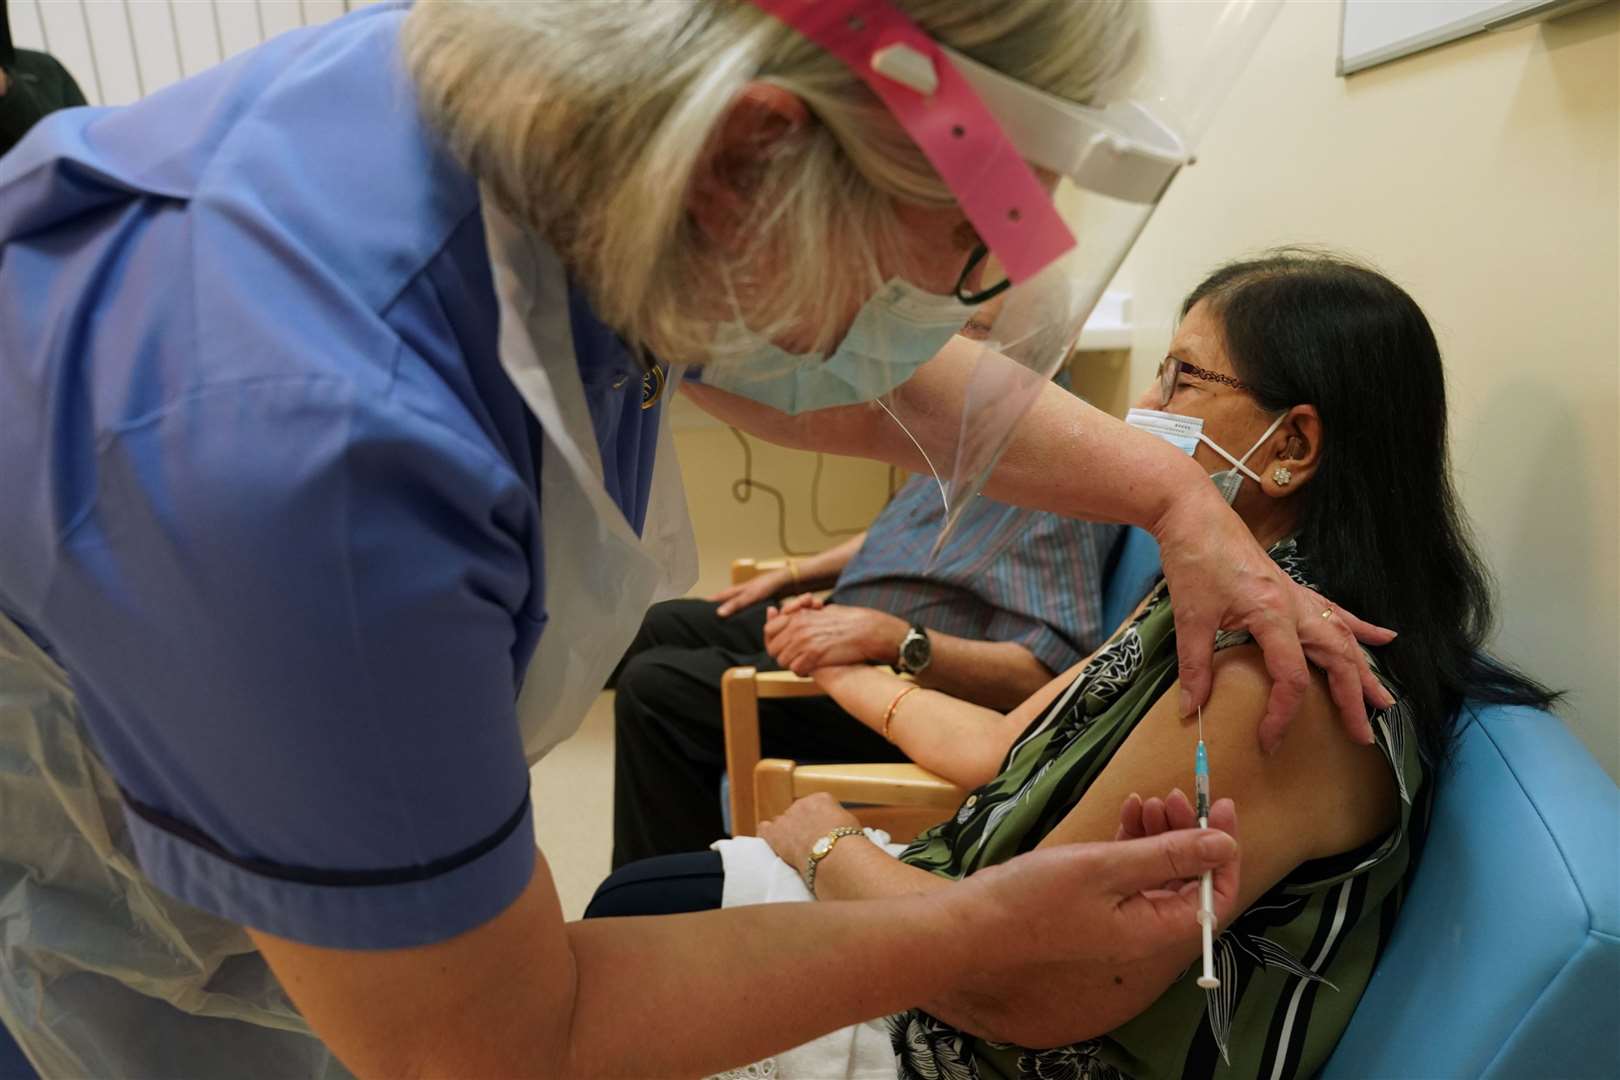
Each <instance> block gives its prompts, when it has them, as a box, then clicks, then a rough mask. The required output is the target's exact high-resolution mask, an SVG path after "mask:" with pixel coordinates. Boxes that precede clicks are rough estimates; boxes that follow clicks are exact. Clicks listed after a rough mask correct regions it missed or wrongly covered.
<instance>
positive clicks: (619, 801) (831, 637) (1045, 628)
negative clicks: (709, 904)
mask: <svg viewBox="0 0 1620 1080" xmlns="http://www.w3.org/2000/svg"><path fill="white" fill-rule="evenodd" d="M943 512H944V508H943V506H942V504H941V501H940V496H939V489H938V488H937V487H936V486H935V484H934V481H933V480H932V479H930V478H923V477H919V478H915V479H913V480H911V481H910V482H909V483H907V484H906V485H905V486H904V487H902V488H901V489H900V491H899V492H898V493H897V494H896V495H895V497H894V498H893V499H892V500H891V501H890V502H889V505H888V506H886V507H885V508H884V509H883V511H882V512H881V513H880V514H879V515H878V516H877V518H876V519H875V520H874V521H873V522H872V525H871V527H870V528H869V529H868V530H867V532H865V533H863V534H861V535H859V536H856V537H853V538H852V539H850V540H848V541H846V542H845V543H842V544H839V545H838V546H837V547H834V548H832V549H830V550H828V551H825V552H823V553H821V554H820V555H817V556H814V557H813V558H808V559H804V560H790V561H789V563H788V567H787V568H786V569H784V570H778V571H775V572H772V573H767V574H763V575H761V576H760V577H757V578H755V579H754V580H753V581H750V582H748V583H746V584H745V585H741V586H735V587H733V588H731V589H727V590H726V591H725V592H723V593H721V594H720V595H719V596H716V597H714V598H712V599H710V600H670V601H666V602H665V603H662V604H658V605H656V606H655V607H653V608H652V610H651V611H649V612H648V613H647V618H646V621H645V622H644V623H643V624H642V628H641V632H640V634H638V635H637V637H636V640H635V641H634V643H632V645H631V646H630V650H629V653H628V654H627V656H626V659H625V662H624V664H623V665H622V666H621V668H620V671H619V675H618V678H617V681H616V688H617V690H618V696H617V700H616V701H615V702H614V719H615V726H616V730H617V742H616V747H617V748H616V757H617V761H616V764H615V787H614V806H613V865H614V866H615V867H617V866H622V865H624V864H625V863H627V862H631V861H633V860H636V859H641V858H646V857H649V856H652V855H663V854H670V853H673V852H679V851H690V850H694V849H697V848H703V847H706V846H708V845H709V844H710V843H711V842H713V841H715V840H718V839H720V838H721V837H722V836H724V835H725V831H724V828H723V826H722V823H721V817H720V798H719V783H720V777H721V776H722V775H723V774H724V772H725V739H724V735H723V733H722V731H721V721H720V677H721V676H722V675H723V674H724V673H725V671H726V669H727V668H731V667H737V666H739V665H744V664H747V665H753V666H754V667H757V668H760V669H761V670H765V671H774V670H777V669H778V663H777V661H776V660H773V659H772V657H771V656H770V655H768V654H767V652H766V642H765V633H764V629H765V620H766V612H767V605H766V603H765V601H768V600H769V599H771V598H772V597H773V596H775V595H777V594H778V593H780V592H783V591H785V590H790V589H799V590H802V589H812V588H822V587H825V586H826V585H829V584H834V582H836V584H835V587H834V589H833V593H832V595H831V597H830V598H829V600H828V602H827V603H826V604H825V605H824V606H819V607H818V609H817V610H814V611H808V610H807V611H803V612H800V613H799V617H798V618H797V619H795V620H794V626H793V628H792V630H791V631H790V632H789V633H787V634H784V635H779V636H778V637H777V638H775V639H773V640H772V641H771V643H770V644H771V648H772V651H773V652H774V653H775V655H776V657H777V658H778V659H779V660H780V661H781V665H780V666H781V667H783V668H789V669H791V670H794V671H797V672H799V673H800V674H808V673H809V672H810V671H812V670H814V669H816V668H818V667H823V666H825V665H828V664H864V663H879V664H888V665H891V666H893V667H895V668H897V669H903V670H910V671H912V672H914V674H915V675H916V678H917V680H918V682H919V683H920V684H921V685H923V686H928V687H932V688H935V689H937V690H940V691H941V692H943V693H947V694H952V695H954V696H957V697H960V698H963V699H965V700H967V701H971V702H974V703H975V704H978V705H982V706H985V707H987V708H991V709H997V710H1003V709H1009V708H1012V707H1013V706H1015V705H1017V704H1018V703H1019V702H1020V701H1022V700H1024V698H1026V697H1028V696H1029V695H1030V694H1032V693H1034V692H1035V691H1036V690H1038V689H1039V688H1040V687H1041V686H1043V685H1044V684H1045V683H1046V682H1047V680H1049V679H1050V678H1051V677H1052V674H1053V673H1054V672H1058V671H1062V670H1064V669H1065V668H1067V667H1069V666H1071V665H1072V664H1073V663H1074V662H1075V661H1076V660H1078V659H1080V657H1082V656H1084V655H1086V654H1087V653H1088V652H1090V651H1091V650H1092V649H1093V648H1095V647H1096V646H1097V644H1098V643H1099V642H1100V641H1101V640H1102V635H1103V633H1104V632H1105V631H1106V629H1107V628H1106V627H1104V626H1103V625H1102V618H1101V612H1102V595H1101V582H1102V576H1103V570H1104V567H1105V566H1106V565H1107V562H1108V557H1109V555H1110V553H1111V552H1112V550H1113V547H1114V545H1115V544H1116V543H1117V542H1118V541H1119V540H1120V539H1121V538H1122V537H1123V535H1124V532H1123V530H1122V529H1121V528H1120V527H1119V526H1115V525H1099V524H1095V523H1092V522H1084V521H1076V520H1074V519H1071V518H1062V517H1058V516H1057V515H1055V514H1048V513H1043V512H1039V511H1033V510H1021V509H1017V508H1015V507H1011V506H1007V505H1005V504H1002V503H997V502H994V501H992V500H989V499H984V498H979V499H976V500H974V502H973V503H972V505H970V506H969V507H968V508H967V510H966V512H965V513H964V515H963V517H962V520H961V521H960V522H959V523H958V524H957V527H956V530H955V532H954V533H953V534H952V536H951V539H950V541H949V542H948V543H947V545H946V547H945V550H943V551H942V552H940V557H939V558H938V559H936V560H934V562H933V563H932V564H930V563H929V560H928V553H929V550H930V549H931V547H932V545H933V543H934V539H935V537H937V536H938V535H939V529H940V525H941V523H942V521H943V516H944V515H943ZM908 642H909V644H908ZM902 652H903V653H904V656H902ZM760 740H761V747H762V750H763V752H764V753H765V754H766V756H781V757H794V758H798V759H801V760H810V761H814V760H817V759H822V760H826V759H845V760H848V759H849V758H850V757H851V756H854V757H856V758H859V759H861V760H873V761H877V760H904V756H903V755H902V754H900V753H899V751H897V750H895V749H894V748H893V747H892V746H891V745H890V744H888V743H887V742H885V741H884V740H883V739H881V738H880V737H878V736H877V735H875V734H873V733H872V732H870V731H868V730H867V729H866V728H864V727H862V726H861V725H860V724H859V723H856V722H855V721H853V720H851V719H850V718H849V717H848V716H847V715H845V713H844V712H843V710H842V709H840V708H839V707H838V706H837V705H836V704H834V703H832V702H831V701H830V700H828V699H826V698H799V699H792V700H786V701H762V702H760Z"/></svg>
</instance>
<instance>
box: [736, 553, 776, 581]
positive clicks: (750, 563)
mask: <svg viewBox="0 0 1620 1080" xmlns="http://www.w3.org/2000/svg"><path fill="white" fill-rule="evenodd" d="M785 566H787V560H786V559H732V560H731V583H732V584H733V585H741V584H742V583H743V582H745V581H751V580H752V579H754V578H756V577H758V576H759V575H761V574H764V573H769V572H770V571H772V570H781V569H782V568H783V567H785Z"/></svg>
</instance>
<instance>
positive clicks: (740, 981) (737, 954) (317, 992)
mask: <svg viewBox="0 0 1620 1080" xmlns="http://www.w3.org/2000/svg"><path fill="white" fill-rule="evenodd" d="M1000 910H1001V905H988V904H985V903H982V902H981V903H979V904H978V905H977V906H975V905H972V904H971V903H970V904H966V905H963V904H957V903H950V902H942V901H941V900H940V899H938V898H925V897H908V898H902V899H897V900H890V901H872V902H859V903H838V904H766V905H760V906H756V907H747V908H733V909H730V910H726V911H711V912H703V913H699V914H692V915H678V916H664V917H658V918H640V919H594V920H589V921H586V922H578V923H569V924H565V923H564V922H563V920H562V914H561V911H560V908H559V905H558V902H557V894H556V891H555V889H554V887H553V885H552V880H551V874H550V871H549V869H548V867H547V866H546V861H545V859H544V857H543V856H538V855H537V857H536V860H535V869H534V876H533V877H532V878H531V880H530V882H529V885H528V887H527V888H526V889H525V890H524V892H523V893H522V894H521V895H520V896H519V897H518V899H517V900H516V901H515V902H514V903H513V904H512V905H511V906H510V907H508V908H507V909H506V910H505V911H504V912H502V913H501V914H500V915H498V916H496V917H495V918H494V919H493V920H491V921H490V922H488V923H485V924H484V925H483V926H480V927H477V928H476V929H473V930H470V931H467V932H466V933H464V934H461V935H460V936H458V937H455V938H452V939H450V940H448V941H443V942H438V943H436V944H431V945H423V946H417V947H415V948H407V949H394V950H378V951H358V952H357V951H346V950H336V949H325V948H319V947H315V946H310V945H303V944H299V943H297V942H292V941H288V940H285V939H281V938H277V937H274V936H272V935H268V934H265V933H262V932H259V931H251V932H250V933H251V936H252V938H253V940H254V943H255V944H256V945H258V947H259V948H260V950H261V951H262V952H263V953H264V956H265V959H266V960H268V961H269V963H270V966H271V968H272V970H273V971H274V972H275V974H276V976H277V978H279V979H280V981H281V984H282V986H283V987H284V988H285V989H286V991H287V993H288V995H289V996H290V997H291V998H292V1000H293V1002H294V1004H296V1005H297V1006H298V1008H299V1010H300V1011H301V1012H302V1013H303V1015H304V1017H305V1018H306V1019H307V1020H308V1021H309V1023H310V1025H311V1026H312V1027H313V1028H314V1029H315V1032H316V1034H317V1035H319V1036H320V1037H321V1039H322V1040H323V1041H324V1042H325V1043H326V1044H327V1046H329V1047H330V1048H331V1049H332V1050H333V1051H334V1052H335V1053H336V1054H337V1055H338V1057H339V1058H340V1059H341V1060H342V1061H343V1063H344V1064H345V1065H346V1066H347V1067H348V1068H349V1069H350V1071H352V1072H353V1073H354V1074H355V1075H356V1076H359V1077H361V1078H362V1080H373V1078H376V1080H385V1078H388V1080H391V1078H393V1077H398V1076H478V1077H484V1076H491V1077H493V1076H499V1077H505V1078H514V1080H515V1078H518V1077H536V1078H540V1077H544V1078H547V1080H550V1078H554V1077H597V1076H603V1077H609V1076H611V1077H636V1078H643V1077H655V1076H656V1077H664V1076H670V1077H695V1076H704V1075H708V1074H709V1073H714V1072H719V1071H720V1070H722V1069H726V1068H730V1067H733V1066H740V1065H746V1064H749V1063H750V1062H753V1061H756V1060H759V1059H761V1058H764V1057H768V1056H769V1055H771V1054H773V1053H777V1052H779V1051H782V1050H786V1049H788V1048H789V1047H792V1046H796V1045H798V1044H799V1043H802V1042H806V1041H808V1040H809V1039H811V1038H813V1037H815V1036H817V1035H820V1034H823V1033H825V1032H828V1031H832V1030H834V1029H836V1028H839V1027H843V1026H846V1025H848V1024H853V1023H856V1022H858V1021H861V1020H866V1019H870V1018H871V1017H874V1016H882V1015H884V1014H887V1013H892V1012H897V1011H899V1010H901V1009H904V1008H907V1007H909V1006H910V1005H912V1004H915V1003H916V1002H919V1001H923V1000H925V999H928V998H930V997H932V996H935V995H938V994H940V993H943V992H945V991H947V990H948V989H949V988H951V987H952V986H957V985H961V984H962V983H964V982H966V981H968V979H969V976H970V972H974V971H976V970H977V969H979V968H982V967H983V966H984V962H983V958H982V957H979V958H978V959H977V960H976V959H975V958H974V957H973V955H972V953H971V950H970V949H968V948H967V946H966V942H967V941H968V940H969V938H972V937H975V935H976V939H977V940H980V941H983V940H988V939H989V937H990V936H991V935H992V934H993V933H996V932H1004V926H1003V923H1005V922H1008V921H1010V920H1006V919H1002V917H1001V915H1000ZM985 916H988V918H986V917H985ZM992 921H993V922H994V925H992ZM1003 955H1004V956H1005V955H1006V954H1005V953H1004V954H1003Z"/></svg>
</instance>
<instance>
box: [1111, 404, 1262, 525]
mask: <svg viewBox="0 0 1620 1080" xmlns="http://www.w3.org/2000/svg"><path fill="white" fill-rule="evenodd" d="M1287 415H1288V414H1287V413H1286V412H1282V413H1278V414H1277V419H1275V420H1273V421H1272V422H1271V426H1270V427H1268V428H1266V433H1265V434H1264V435H1262V436H1260V438H1258V439H1256V440H1255V443H1254V445H1253V446H1251V447H1249V450H1248V453H1246V454H1244V455H1243V456H1242V457H1233V456H1232V455H1231V454H1229V453H1227V452H1226V450H1225V449H1224V448H1223V447H1222V446H1221V445H1220V444H1219V443H1217V442H1216V441H1215V440H1214V439H1212V438H1210V437H1209V436H1208V435H1205V434H1204V421H1203V418H1202V417H1197V416H1182V415H1180V414H1178V413H1168V412H1159V411H1158V410H1156V409H1132V410H1131V411H1130V412H1128V413H1126V414H1125V422H1126V423H1127V424H1129V425H1130V426H1131V427H1134V428H1140V429H1142V430H1143V431H1145V432H1147V433H1148V434H1150V435H1157V436H1158V437H1159V438H1161V439H1163V440H1164V441H1165V442H1167V443H1169V444H1170V445H1171V446H1174V447H1175V448H1176V449H1178V450H1180V451H1181V452H1182V453H1184V454H1187V455H1189V456H1190V455H1191V454H1192V452H1193V451H1194V450H1196V449H1198V444H1199V443H1203V444H1204V445H1205V446H1207V447H1209V448H1210V449H1211V450H1213V451H1215V452H1216V453H1217V454H1219V455H1221V457H1223V458H1225V459H1226V460H1227V461H1230V462H1231V463H1232V467H1231V468H1230V469H1222V470H1221V471H1220V472H1216V473H1210V474H1209V478H1210V479H1211V480H1213V481H1214V482H1215V489H1216V490H1217V491H1219V492H1220V493H1221V497H1222V498H1224V499H1225V500H1226V502H1227V505H1228V506H1230V505H1231V504H1232V502H1233V500H1235V499H1236V498H1237V493H1238V489H1239V488H1241V487H1242V486H1243V478H1244V477H1245V476H1247V477H1248V478H1249V479H1250V480H1253V481H1254V482H1255V483H1257V484H1258V483H1260V477H1258V476H1256V475H1255V474H1254V470H1252V469H1250V468H1249V467H1248V466H1247V465H1245V464H1244V462H1246V461H1248V460H1249V458H1250V457H1252V456H1253V455H1254V452H1255V451H1256V450H1258V449H1260V447H1261V446H1263V445H1264V444H1265V441H1266V440H1267V439H1269V438H1271V436H1272V433H1274V432H1275V431H1276V430H1277V429H1278V428H1279V427H1281V426H1282V422H1283V418H1284V417H1286V416H1287Z"/></svg>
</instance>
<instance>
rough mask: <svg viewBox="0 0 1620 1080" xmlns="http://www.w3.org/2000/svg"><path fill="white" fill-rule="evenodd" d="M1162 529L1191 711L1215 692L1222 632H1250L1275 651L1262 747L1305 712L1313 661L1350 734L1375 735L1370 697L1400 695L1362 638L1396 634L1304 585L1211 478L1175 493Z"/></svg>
mask: <svg viewBox="0 0 1620 1080" xmlns="http://www.w3.org/2000/svg"><path fill="white" fill-rule="evenodd" d="M1153 533H1154V535H1155V536H1156V537H1157V538H1158V541H1159V559H1160V562H1161V564H1162V565H1163V567H1164V576H1165V580H1166V581H1167V582H1168V583H1169V586H1170V595H1171V597H1172V598H1173V599H1174V601H1175V616H1176V650H1177V652H1178V653H1179V654H1180V658H1181V673H1180V677H1181V686H1182V698H1181V712H1182V715H1183V716H1186V715H1190V714H1191V713H1192V712H1193V711H1194V710H1195V709H1197V708H1198V707H1199V706H1200V705H1202V704H1203V703H1204V702H1205V701H1207V700H1208V698H1209V687H1210V663H1211V661H1212V660H1213V658H1214V655H1215V634H1216V632H1217V631H1219V630H1238V629H1242V630H1247V631H1248V632H1249V633H1250V634H1251V635H1252V636H1253V637H1254V640H1255V643H1256V644H1257V645H1259V646H1260V650H1261V652H1262V653H1264V654H1265V660H1266V671H1267V672H1268V673H1269V674H1270V675H1271V679H1272V687H1271V698H1270V701H1269V702H1268V704H1267V706H1266V715H1265V719H1264V720H1262V721H1261V723H1260V748H1261V749H1262V750H1264V751H1265V752H1266V753H1271V752H1272V751H1274V750H1275V749H1276V748H1277V746H1278V745H1279V744H1280V743H1281V742H1282V739H1283V733H1284V732H1285V731H1286V730H1287V728H1288V725H1289V723H1290V722H1291V721H1292V720H1293V718H1294V714H1295V713H1296V712H1298V710H1299V705H1300V702H1301V701H1303V700H1304V697H1305V689H1306V687H1307V686H1309V685H1310V673H1309V671H1308V670H1307V669H1306V666H1305V662H1306V661H1307V660H1309V661H1310V662H1311V663H1313V664H1315V665H1316V666H1317V667H1319V668H1321V669H1322V670H1323V671H1324V672H1325V673H1326V674H1327V678H1328V687H1329V690H1330V692H1331V693H1332V695H1333V703H1334V705H1335V706H1337V708H1338V710H1339V716H1340V719H1341V720H1342V721H1343V723H1344V727H1345V730H1346V731H1348V732H1349V733H1350V737H1351V738H1352V739H1355V740H1356V741H1357V742H1360V743H1362V744H1368V743H1371V742H1372V727H1371V726H1370V725H1369V724H1368V723H1367V709H1366V702H1367V701H1371V702H1372V703H1373V704H1374V705H1375V706H1377V707H1378V708H1387V707H1388V706H1390V705H1392V704H1394V698H1393V697H1391V696H1390V693H1389V691H1388V690H1386V689H1384V687H1383V685H1382V684H1381V683H1379V681H1378V679H1377V678H1376V677H1375V676H1374V675H1373V673H1372V669H1371V668H1370V667H1369V666H1368V664H1367V658H1366V656H1365V655H1363V654H1362V651H1361V648H1360V647H1359V646H1358V645H1357V639H1360V640H1361V641H1364V642H1366V643H1367V644H1369V645H1384V644H1387V643H1388V642H1390V641H1392V640H1394V638H1395V633H1394V631H1392V630H1386V629H1384V628H1382V627H1378V626H1374V625H1373V624H1371V623H1368V622H1363V621H1362V620H1360V619H1358V618H1356V617H1355V616H1353V615H1351V614H1350V613H1349V612H1346V611H1345V610H1344V609H1342V608H1340V607H1338V606H1337V605H1335V604H1330V603H1328V602H1327V601H1325V600H1323V599H1322V598H1321V597H1320V596H1318V595H1317V594H1316V593H1314V592H1312V591H1311V590H1309V589H1306V588H1303V587H1302V586H1300V585H1298V584H1296V583H1295V582H1294V581H1293V579H1292V578H1290V577H1288V575H1287V574H1284V573H1283V572H1282V570H1281V568H1280V567H1278V566H1277V564H1276V563H1274V562H1272V561H1271V559H1270V557H1269V556H1267V555H1266V553H1265V551H1263V550H1262V549H1261V547H1260V545H1259V544H1258V543H1256V542H1255V539H1254V537H1253V536H1252V535H1251V534H1250V533H1249V530H1248V529H1247V528H1246V527H1245V526H1244V524H1243V522H1242V520H1241V519H1239V518H1238V516H1237V515H1236V514H1234V513H1233V512H1232V510H1231V508H1230V507H1228V506H1227V505H1226V503H1225V502H1224V501H1223V500H1222V499H1221V498H1220V496H1219V495H1217V494H1216V493H1215V490H1214V488H1213V487H1212V486H1211V485H1209V484H1204V485H1202V487H1201V488H1194V489H1191V490H1189V491H1186V492H1184V493H1183V495H1182V496H1181V497H1179V498H1177V499H1175V500H1172V502H1171V503H1170V509H1169V510H1168V511H1167V512H1166V513H1165V514H1164V516H1163V517H1161V518H1160V520H1159V522H1158V523H1157V525H1156V526H1155V527H1154V529H1153ZM1323 612H1328V613H1329V614H1328V616H1327V617H1325V618H1324V617H1323Z"/></svg>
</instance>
